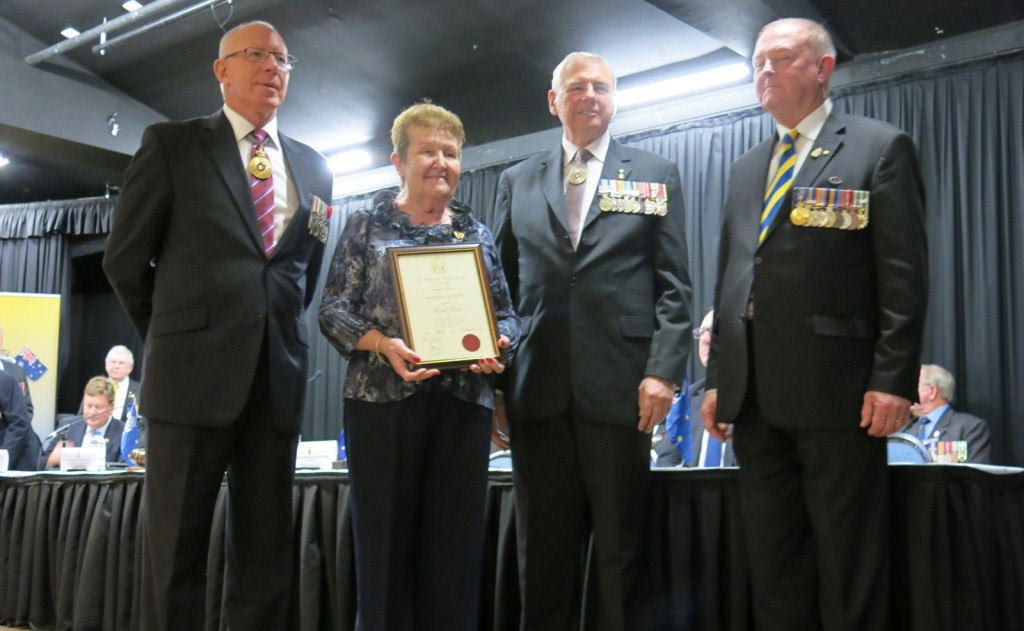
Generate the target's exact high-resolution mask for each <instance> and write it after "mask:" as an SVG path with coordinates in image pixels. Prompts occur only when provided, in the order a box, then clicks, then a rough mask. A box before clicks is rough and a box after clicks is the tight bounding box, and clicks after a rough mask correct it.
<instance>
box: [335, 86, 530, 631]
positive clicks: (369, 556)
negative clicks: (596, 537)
mask: <svg viewBox="0 0 1024 631" xmlns="http://www.w3.org/2000/svg"><path fill="white" fill-rule="evenodd" d="M391 140H392V143H393V145H394V153H392V154H391V162H392V163H393V164H394V165H395V168H396V169H397V170H398V174H399V176H400V177H401V181H402V186H401V190H400V191H399V192H398V194H397V195H396V194H395V193H392V192H382V193H379V194H378V195H377V196H376V197H375V199H374V200H373V208H372V209H368V210H361V211H358V212H355V213H354V214H352V215H351V216H350V217H348V221H347V223H346V226H345V230H344V233H343V234H342V235H341V238H340V241H339V242H338V246H337V249H336V250H335V252H334V257H333V259H332V261H331V266H330V271H329V273H328V277H327V285H326V288H325V289H324V297H323V302H322V303H321V305H320V330H321V331H322V332H323V334H324V335H325V336H326V337H327V338H328V339H329V340H330V341H331V343H332V344H333V345H334V346H335V348H337V349H338V351H339V352H340V353H341V354H342V355H343V356H345V357H346V358H348V360H349V365H348V373H347V375H346V378H345V386H344V397H345V412H344V429H345V442H346V450H347V454H348V465H349V472H350V483H351V498H350V501H351V509H352V517H353V527H354V531H355V551H356V584H357V593H358V595H359V619H360V624H361V629H362V630H363V631H402V630H410V631H411V630H413V629H415V630H416V631H425V630H429V629H437V630H439V631H441V630H443V631H461V630H465V631H471V630H474V629H476V628H477V626H478V610H477V607H478V601H479V587H480V564H481V559H482V548H483V533H484V503H485V495H486V490H487V457H488V449H489V443H490V438H491V431H492V428H491V409H493V406H494V389H493V374H492V373H500V372H502V370H503V369H504V364H503V363H502V361H501V360H500V359H481V360H479V361H477V362H475V363H473V364H472V365H471V366H470V367H469V368H468V369H462V370H460V369H448V370H438V369H437V368H429V367H410V364H414V363H417V362H419V361H420V359H419V358H418V357H417V354H416V353H415V352H414V351H413V350H412V349H411V348H410V347H409V345H408V344H407V341H406V340H403V339H402V337H401V324H400V321H399V317H400V316H399V312H398V306H397V302H396V297H395V292H394V287H393V283H392V278H391V272H390V269H389V264H388V253H387V249H388V248H389V247H393V246H409V245H452V244H460V243H480V244H482V245H483V255H484V262H485V265H486V268H487V272H488V276H489V279H490V292H491V296H492V298H493V301H494V308H495V314H496V317H497V320H498V330H499V332H500V343H499V344H500V346H501V347H502V348H505V349H508V351H511V350H512V345H513V343H514V342H516V341H518V337H519V320H518V318H517V317H516V315H515V312H514V311H513V308H512V302H511V299H510V297H509V292H508V287H507V285H506V283H505V276H504V273H503V272H502V269H501V264H500V262H499V260H498V255H497V252H496V250H495V248H494V244H493V239H492V236H491V233H490V231H489V230H488V229H487V228H486V227H485V226H484V225H483V224H481V223H479V222H477V221H476V219H474V218H473V216H472V215H471V214H470V209H469V208H468V207H467V206H465V205H464V204H461V203H458V202H457V201H455V200H453V199H452V197H453V196H454V194H455V186H456V184H458V181H459V173H460V157H461V153H462V145H463V143H464V141H465V135H464V132H463V129H462V123H461V121H460V120H459V118H458V117H457V116H455V115H454V114H452V113H451V112H449V111H448V110H445V109H444V108H442V107H438V106H436V105H431V104H428V103H423V104H418V105H414V106H412V107H410V108H408V109H406V110H405V111H404V112H402V113H401V114H399V116H398V117H397V118H396V119H395V121H394V125H393V126H392V128H391Z"/></svg>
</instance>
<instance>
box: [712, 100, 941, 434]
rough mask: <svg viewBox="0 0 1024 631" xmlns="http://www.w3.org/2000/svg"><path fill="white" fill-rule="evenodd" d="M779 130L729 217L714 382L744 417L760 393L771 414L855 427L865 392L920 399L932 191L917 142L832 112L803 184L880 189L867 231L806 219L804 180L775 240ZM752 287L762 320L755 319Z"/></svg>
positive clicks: (757, 156) (730, 203) (731, 410)
mask: <svg viewBox="0 0 1024 631" xmlns="http://www.w3.org/2000/svg"><path fill="white" fill-rule="evenodd" d="M773 143H774V139H772V140H768V141H765V142H763V143H761V144H760V145H758V146H757V147H755V148H754V149H752V150H751V151H749V152H748V153H747V154H745V155H744V156H743V157H741V158H740V159H739V160H737V161H736V163H735V164H734V165H733V167H732V172H731V174H730V180H731V181H730V185H729V195H728V198H727V200H726V205H725V210H724V213H723V225H722V236H721V245H720V253H719V266H718V283H717V286H716V289H715V316H716V317H715V324H714V327H713V330H712V341H711V358H710V362H709V364H708V378H707V381H708V388H709V389H711V388H717V389H718V412H717V420H718V421H719V422H723V423H729V422H732V421H733V420H734V419H735V418H736V415H737V413H738V412H739V410H740V406H741V404H742V402H743V398H744V395H745V393H746V389H747V377H748V374H749V371H748V366H747V356H748V352H747V350H748V340H747V334H748V331H752V332H753V336H754V339H755V344H754V352H755V354H756V355H755V357H754V362H755V373H756V375H757V396H758V403H759V406H760V408H761V411H762V413H763V414H764V415H765V417H766V419H767V420H768V421H769V423H771V424H773V425H776V426H780V427H790V428H804V429H815V428H821V429H825V428H832V429H838V428H850V427H851V426H852V427H856V426H857V424H858V423H859V421H860V409H861V407H862V406H863V397H864V393H865V392H867V391H869V390H878V391H881V392H887V393H891V394H895V395H899V396H902V397H904V398H907V399H910V400H913V399H914V398H915V394H916V391H917V380H918V372H919V369H920V352H921V337H922V329H923V326H924V316H925V306H926V305H927V303H928V295H927V272H926V262H927V253H926V247H925V234H924V220H923V206H924V191H923V187H922V182H921V179H920V172H919V169H918V167H917V158H916V155H915V150H914V145H913V142H912V141H911V139H910V137H909V136H907V135H906V134H905V133H903V132H901V131H900V130H898V129H896V128H895V127H892V126H891V125H888V124H886V123H882V122H879V121H876V120H871V119H866V118H860V117H855V116H848V115H844V114H839V113H836V112H833V113H832V114H831V115H830V116H829V117H828V119H827V121H826V122H825V125H824V127H823V129H822V130H821V133H820V134H819V136H818V138H817V140H816V141H815V142H814V145H813V146H814V147H815V148H821V149H822V151H821V152H820V153H819V154H818V157H814V155H813V152H812V155H809V156H808V157H807V159H806V161H805V162H804V164H803V166H802V167H801V169H800V172H799V173H797V174H796V176H795V178H794V181H793V186H794V187H797V186H810V187H821V188H839V189H857V190H867V191H870V194H871V197H870V209H869V223H868V225H867V227H866V228H864V229H862V230H839V229H834V228H812V227H807V226H796V225H794V224H793V223H792V222H791V221H790V216H789V215H790V210H791V209H792V198H793V194H792V190H791V191H790V192H789V194H787V196H786V198H785V199H784V200H783V203H782V206H781V208H780V210H779V212H778V215H777V216H776V218H775V220H774V222H773V223H772V225H771V226H770V227H769V231H768V234H767V236H766V238H765V240H764V242H763V243H761V244H760V245H758V241H757V235H758V232H759V222H760V213H761V209H762V207H763V195H764V191H765V188H766V181H767V177H768V167H769V162H770V160H771V154H772V147H773ZM751 295H753V307H754V313H753V319H752V321H751V322H750V323H749V328H748V322H747V320H746V318H745V315H744V314H745V313H746V311H747V303H748V300H749V299H750V297H751Z"/></svg>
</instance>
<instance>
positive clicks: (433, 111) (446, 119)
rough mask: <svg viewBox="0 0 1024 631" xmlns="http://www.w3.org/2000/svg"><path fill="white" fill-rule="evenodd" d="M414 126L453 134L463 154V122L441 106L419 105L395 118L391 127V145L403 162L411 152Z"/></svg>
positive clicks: (464, 137) (464, 139)
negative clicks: (411, 128)
mask: <svg viewBox="0 0 1024 631" xmlns="http://www.w3.org/2000/svg"><path fill="white" fill-rule="evenodd" d="M412 126H417V127H426V128H427V129H436V130H438V131H443V132H445V133H448V134H451V136H452V138H455V141H456V142H457V143H458V144H459V154H460V155H461V154H462V145H463V144H464V143H465V142H466V132H465V131H463V129H462V121H461V120H459V117H458V116H456V115H455V114H453V113H451V112H450V111H448V110H446V109H445V108H443V107H441V106H440V105H434V104H433V103H417V104H416V105H412V106H410V107H407V108H405V110H404V111H402V113H401V114H399V115H398V116H397V117H395V122H394V123H392V125H391V144H392V145H393V146H394V151H395V153H397V154H398V157H399V158H401V159H402V160H403V161H404V160H405V154H406V152H407V151H408V150H409V128H410V127H412Z"/></svg>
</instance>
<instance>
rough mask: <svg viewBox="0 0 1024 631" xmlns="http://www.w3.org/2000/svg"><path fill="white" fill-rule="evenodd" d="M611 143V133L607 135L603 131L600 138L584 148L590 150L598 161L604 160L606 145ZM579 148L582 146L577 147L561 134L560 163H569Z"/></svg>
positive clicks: (606, 151)
mask: <svg viewBox="0 0 1024 631" xmlns="http://www.w3.org/2000/svg"><path fill="white" fill-rule="evenodd" d="M611 143H612V137H611V135H609V134H608V132H604V133H603V134H601V137H600V138H598V139H597V140H595V141H594V142H592V143H590V144H589V145H587V147H586V149H587V150H588V151H590V154H591V155H592V156H594V157H595V158H597V160H598V161H599V162H604V158H605V156H606V155H608V146H609V145H611ZM581 148H582V147H577V146H576V145H574V144H572V143H571V142H569V139H568V138H566V137H565V136H564V135H563V136H562V165H563V166H564V165H566V164H569V163H570V162H571V161H572V159H573V157H575V155H576V152H577V151H579V150H580V149H581Z"/></svg>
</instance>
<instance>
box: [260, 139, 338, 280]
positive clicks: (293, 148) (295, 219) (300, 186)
mask: <svg viewBox="0 0 1024 631" xmlns="http://www.w3.org/2000/svg"><path fill="white" fill-rule="evenodd" d="M278 138H280V139H281V153H283V154H284V161H285V164H286V165H287V167H288V177H289V179H290V180H291V182H292V184H293V185H294V186H295V193H296V194H297V195H298V196H299V207H298V208H296V209H295V214H294V215H292V218H291V220H290V221H289V222H288V227H287V228H286V229H285V231H284V234H282V235H281V240H280V241H279V242H278V244H277V248H278V250H281V249H287V248H288V247H289V246H291V244H292V242H293V241H294V240H295V239H297V238H298V237H297V236H296V235H295V233H300V234H301V233H302V232H304V231H305V230H306V229H307V226H308V225H309V210H310V208H312V205H313V198H312V196H311V195H312V193H311V191H312V188H311V187H310V182H309V178H310V177H311V175H312V174H313V173H314V171H313V169H312V167H311V166H310V165H309V164H308V161H307V160H306V154H305V152H304V151H302V150H301V149H300V148H299V145H298V143H297V142H295V141H294V140H292V139H291V138H289V137H287V136H285V135H284V134H282V133H280V132H278ZM324 203H325V204H330V203H331V200H329V199H325V200H324ZM271 260H273V257H271Z"/></svg>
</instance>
